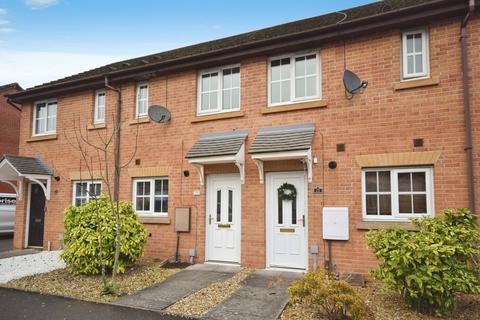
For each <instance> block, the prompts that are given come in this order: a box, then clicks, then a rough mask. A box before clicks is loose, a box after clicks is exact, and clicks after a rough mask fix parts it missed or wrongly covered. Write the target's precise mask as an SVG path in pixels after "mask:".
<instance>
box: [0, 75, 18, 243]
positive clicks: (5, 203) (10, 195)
mask: <svg viewBox="0 0 480 320" xmlns="http://www.w3.org/2000/svg"><path fill="white" fill-rule="evenodd" d="M21 90H23V89H22V87H20V86H19V85H18V83H9V84H5V85H0V137H2V138H0V154H2V155H3V154H18V143H19V137H20V114H21V112H22V109H21V106H19V105H15V104H10V103H8V102H7V98H6V97H5V95H8V94H13V93H16V92H19V91H21ZM15 202H16V194H15V189H14V188H13V187H12V186H11V185H9V184H7V183H0V234H6V233H12V232H13V220H14V216H15Z"/></svg>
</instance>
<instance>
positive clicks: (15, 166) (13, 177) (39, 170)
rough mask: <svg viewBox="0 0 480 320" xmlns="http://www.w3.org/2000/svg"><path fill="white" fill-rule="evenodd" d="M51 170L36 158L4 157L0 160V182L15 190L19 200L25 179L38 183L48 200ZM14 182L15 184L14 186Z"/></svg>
mask: <svg viewBox="0 0 480 320" xmlns="http://www.w3.org/2000/svg"><path fill="white" fill-rule="evenodd" d="M52 174H53V169H52V168H51V167H50V166H49V165H48V164H47V163H45V162H44V161H43V160H42V159H40V158H38V157H22V156H14V155H4V156H3V158H2V159H1V160H0V182H4V183H6V184H9V185H10V186H12V188H14V189H15V192H16V194H17V197H18V199H19V200H21V199H22V196H23V194H22V191H23V182H24V180H25V179H27V180H30V181H33V182H36V183H38V184H39V185H40V186H41V187H42V189H43V192H44V193H45V198H46V199H47V200H50V189H51V182H52V179H51V178H52ZM15 182H16V184H15Z"/></svg>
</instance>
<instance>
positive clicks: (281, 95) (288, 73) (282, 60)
mask: <svg viewBox="0 0 480 320" xmlns="http://www.w3.org/2000/svg"><path fill="white" fill-rule="evenodd" d="M318 99H321V82H320V54H319V53H318V52H310V53H302V54H291V55H286V56H281V57H274V58H270V59H269V62H268V104H269V106H276V105H282V104H288V103H295V102H302V101H310V100H318Z"/></svg>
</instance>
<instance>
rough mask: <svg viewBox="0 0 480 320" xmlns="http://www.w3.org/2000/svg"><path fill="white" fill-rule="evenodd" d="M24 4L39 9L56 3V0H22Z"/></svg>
mask: <svg viewBox="0 0 480 320" xmlns="http://www.w3.org/2000/svg"><path fill="white" fill-rule="evenodd" d="M24 1H25V4H26V5H27V6H29V7H30V8H32V9H40V8H46V7H50V6H53V5H55V4H57V3H58V0H24Z"/></svg>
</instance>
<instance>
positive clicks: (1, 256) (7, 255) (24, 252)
mask: <svg viewBox="0 0 480 320" xmlns="http://www.w3.org/2000/svg"><path fill="white" fill-rule="evenodd" d="M40 252H42V250H37V249H21V250H10V251H4V252H0V259H5V258H11V257H18V256H26V255H29V254H35V253H40Z"/></svg>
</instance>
